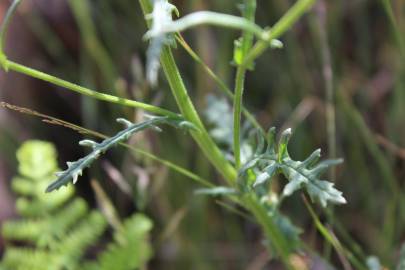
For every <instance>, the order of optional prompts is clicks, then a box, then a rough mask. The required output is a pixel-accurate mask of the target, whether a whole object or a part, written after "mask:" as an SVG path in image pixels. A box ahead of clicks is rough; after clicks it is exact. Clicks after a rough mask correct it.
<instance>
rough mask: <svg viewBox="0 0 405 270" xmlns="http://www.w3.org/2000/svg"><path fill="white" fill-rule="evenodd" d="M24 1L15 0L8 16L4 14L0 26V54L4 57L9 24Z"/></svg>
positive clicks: (8, 11)
mask: <svg viewBox="0 0 405 270" xmlns="http://www.w3.org/2000/svg"><path fill="white" fill-rule="evenodd" d="M21 2H22V0H14V2H13V3H12V4H11V6H10V7H9V8H8V10H7V13H6V16H4V20H3V23H2V25H1V28H0V56H3V57H4V51H3V50H4V42H5V37H6V34H7V29H8V25H9V23H10V21H11V18H12V17H13V15H14V12H15V11H16V10H17V7H18V5H19V4H20V3H21Z"/></svg>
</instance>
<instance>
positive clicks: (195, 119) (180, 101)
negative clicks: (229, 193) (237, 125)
mask: <svg viewBox="0 0 405 270" xmlns="http://www.w3.org/2000/svg"><path fill="white" fill-rule="evenodd" d="M139 2H140V4H141V7H142V10H143V13H144V15H146V14H150V13H151V12H152V5H151V2H150V1H149V0H139ZM149 25H150V22H149V23H148V26H149ZM160 62H161V65H162V68H163V71H164V73H165V75H166V78H167V80H168V82H169V85H170V88H171V90H172V94H173V96H174V98H175V99H176V102H177V105H178V107H179V109H180V111H181V113H182V115H183V117H184V118H185V119H186V120H187V121H190V122H191V123H193V124H195V125H196V126H197V127H198V128H199V130H200V131H199V132H196V131H192V132H191V135H192V136H193V138H194V140H195V141H196V142H197V144H198V145H199V147H200V148H201V149H202V151H203V152H204V154H205V156H206V157H207V158H208V160H209V161H210V162H211V163H212V164H213V165H214V166H215V168H216V169H217V170H218V171H219V172H220V173H221V174H222V176H223V177H224V178H225V180H226V181H227V182H228V183H229V184H231V185H233V183H234V182H235V180H236V177H237V172H236V170H235V169H234V168H233V167H232V165H231V164H230V163H229V162H228V161H227V160H226V158H225V157H224V155H223V154H222V153H221V151H220V150H219V148H218V147H217V145H216V144H215V143H214V141H213V140H212V139H211V137H210V136H209V134H208V132H207V130H206V129H205V127H204V125H203V123H202V121H201V119H200V117H199V115H198V113H197V111H196V110H195V108H194V105H193V103H192V101H191V99H190V97H189V95H188V93H187V89H186V87H185V85H184V82H183V79H182V77H181V75H180V72H179V69H178V68H177V65H176V63H175V61H174V58H173V54H172V51H171V49H170V48H169V47H168V46H165V47H164V48H163V49H162V52H161V55H160Z"/></svg>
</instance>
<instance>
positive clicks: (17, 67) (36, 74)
mask: <svg viewBox="0 0 405 270" xmlns="http://www.w3.org/2000/svg"><path fill="white" fill-rule="evenodd" d="M0 60H1V63H0V64H1V66H2V67H3V68H4V69H5V70H12V71H15V72H18V73H22V74H25V75H28V76H30V77H33V78H36V79H39V80H42V81H46V82H49V83H52V84H54V85H57V86H60V87H63V88H66V89H68V90H71V91H74V92H77V93H79V94H82V95H85V96H89V97H92V98H95V99H99V100H104V101H107V102H111V103H116V104H120V105H123V106H128V107H134V108H139V109H143V110H145V111H148V112H150V113H154V114H158V115H166V116H170V117H179V115H178V114H177V113H174V112H171V111H169V110H165V109H162V108H160V107H157V106H153V105H150V104H146V103H142V102H139V101H135V100H130V99H125V98H120V97H117V96H113V95H109V94H104V93H100V92H97V91H94V90H91V89H89V88H86V87H83V86H80V85H77V84H74V83H71V82H68V81H65V80H63V79H60V78H57V77H55V76H52V75H49V74H46V73H44V72H42V71H39V70H36V69H33V68H29V67H26V66H24V65H21V64H18V63H15V62H13V61H10V60H8V59H6V58H4V59H0Z"/></svg>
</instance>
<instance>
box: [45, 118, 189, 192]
mask: <svg viewBox="0 0 405 270" xmlns="http://www.w3.org/2000/svg"><path fill="white" fill-rule="evenodd" d="M117 121H118V122H120V123H123V124H125V126H126V127H127V128H126V129H124V130H122V131H120V132H118V133H117V134H116V135H115V136H113V137H111V138H108V139H105V140H104V141H102V142H101V143H96V142H93V141H90V140H84V141H81V142H80V144H81V145H84V146H91V147H92V148H93V151H92V152H91V153H89V154H88V155H87V156H85V157H83V158H80V159H79V160H77V161H74V162H67V165H68V168H67V169H66V170H65V171H62V172H58V173H57V174H56V176H57V177H58V178H57V179H56V180H55V181H54V182H53V183H51V184H50V185H49V186H48V188H47V189H46V192H51V191H53V190H56V189H58V188H60V187H61V186H65V185H68V184H69V183H70V182H71V180H72V182H73V184H75V183H76V182H77V180H78V178H79V176H81V175H82V173H83V170H84V169H85V168H87V167H89V166H90V165H91V164H92V163H93V162H94V161H95V160H96V159H98V157H99V156H100V155H101V154H104V153H105V152H106V151H107V150H109V149H110V148H112V147H114V146H116V145H117V144H118V143H120V142H122V141H125V140H128V139H129V138H130V137H131V136H132V135H133V134H134V133H137V132H139V131H142V130H144V129H147V128H154V129H156V128H157V126H156V125H158V124H169V125H172V126H175V127H179V128H183V129H184V128H187V129H196V128H195V127H194V125H193V124H191V123H189V122H187V121H185V120H184V119H182V118H179V119H177V118H176V119H175V118H169V117H167V116H163V117H156V116H151V117H150V119H149V120H146V121H144V122H142V123H137V124H134V123H131V122H129V121H128V120H125V119H122V118H120V119H118V120H117ZM159 130H160V129H159Z"/></svg>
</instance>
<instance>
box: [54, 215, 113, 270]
mask: <svg viewBox="0 0 405 270" xmlns="http://www.w3.org/2000/svg"><path fill="white" fill-rule="evenodd" d="M106 228H107V221H106V219H105V218H104V217H103V216H102V215H101V214H100V213H99V212H97V211H92V212H90V214H89V215H88V216H87V217H86V218H85V219H83V220H82V221H81V222H80V223H79V224H77V225H75V226H74V230H72V231H71V232H69V233H66V234H64V235H63V238H62V239H63V240H62V241H60V242H59V244H58V245H56V246H55V248H54V250H55V252H57V253H58V254H61V256H62V257H63V261H64V262H65V263H64V266H65V267H68V268H69V269H77V268H76V267H77V265H78V264H79V263H80V260H81V258H82V257H83V255H84V254H85V252H86V250H87V249H88V248H89V247H90V246H91V245H93V244H94V243H95V242H97V239H99V237H100V236H101V235H102V234H103V233H104V231H105V229H106ZM78 269H80V268H78Z"/></svg>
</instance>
